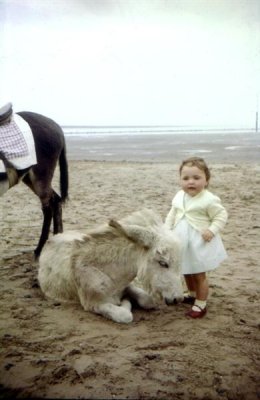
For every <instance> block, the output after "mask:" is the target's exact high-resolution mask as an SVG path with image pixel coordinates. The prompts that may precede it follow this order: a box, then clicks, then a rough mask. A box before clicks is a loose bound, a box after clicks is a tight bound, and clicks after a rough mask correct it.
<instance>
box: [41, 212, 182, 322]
mask: <svg viewBox="0 0 260 400" xmlns="http://www.w3.org/2000/svg"><path fill="white" fill-rule="evenodd" d="M179 253H180V246H179V243H178V241H177V239H176V237H175V236H174V234H173V233H172V232H171V231H170V230H168V229H167V228H166V227H165V226H164V224H163V222H162V220H161V218H160V217H159V216H158V215H156V214H155V213H154V212H153V211H151V210H148V209H144V210H141V211H138V212H135V213H133V214H131V215H130V216H128V217H126V218H124V219H122V220H120V221H116V220H110V221H109V223H108V224H106V225H103V226H101V227H98V228H97V229H93V230H90V231H88V232H87V233H86V234H82V233H80V232H73V231H71V232H65V233H61V234H57V235H55V236H54V237H52V238H51V239H50V240H49V241H48V242H47V244H46V245H45V247H44V248H43V251H42V254H41V256H40V259H39V264H40V267H39V274H38V279H39V283H40V287H41V289H42V291H43V292H44V293H45V295H46V296H47V297H50V298H53V299H57V300H60V301H74V302H75V301H77V302H80V303H81V305H82V307H83V308H84V309H85V310H89V311H92V312H94V313H97V314H101V315H103V316H104V317H106V318H109V319H112V320H113V321H115V322H119V323H129V322H131V321H132V320H133V315H132V312H131V302H130V299H131V298H133V299H134V300H135V301H136V302H137V303H138V304H139V305H140V307H142V308H144V309H151V308H154V307H155V306H156V301H155V299H157V298H158V297H160V298H161V299H164V300H165V301H166V302H167V304H170V303H173V302H174V301H176V300H177V301H181V300H182V299H183V291H182V282H181V274H180V267H179ZM136 277H137V278H138V280H139V282H141V283H142V285H143V288H144V289H145V290H147V292H146V291H145V290H144V289H142V288H140V287H138V286H137V285H135V283H134V279H135V278H136Z"/></svg>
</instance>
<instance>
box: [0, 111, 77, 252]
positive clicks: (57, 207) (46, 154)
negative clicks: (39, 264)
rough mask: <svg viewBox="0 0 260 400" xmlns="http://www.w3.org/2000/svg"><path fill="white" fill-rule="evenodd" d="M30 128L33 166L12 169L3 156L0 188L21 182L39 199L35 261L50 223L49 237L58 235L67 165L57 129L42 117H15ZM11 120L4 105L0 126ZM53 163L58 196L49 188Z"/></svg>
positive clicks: (22, 114) (28, 114)
mask: <svg viewBox="0 0 260 400" xmlns="http://www.w3.org/2000/svg"><path fill="white" fill-rule="evenodd" d="M17 114H18V115H19V116H20V117H21V118H23V119H24V120H25V121H26V122H27V123H28V125H29V126H30V128H31V131H32V135H33V138H34V142H35V151H36V157H37V164H36V165H33V166H31V167H29V168H25V169H19V170H18V169H16V168H15V167H14V165H13V164H12V163H11V162H10V161H8V160H7V158H6V156H5V155H4V154H3V152H0V159H1V160H2V161H3V163H4V166H5V169H6V173H0V184H1V183H4V182H5V186H4V185H2V187H5V190H8V189H9V188H10V187H12V186H14V185H15V184H17V183H18V182H19V181H20V180H22V181H23V182H24V183H25V184H26V185H27V186H28V187H29V188H30V189H31V190H32V191H33V192H34V193H35V194H36V195H37V196H38V197H39V199H40V201H41V205H42V211H43V225H42V231H41V236H40V239H39V242H38V245H37V247H36V249H35V251H34V254H35V257H36V258H38V257H39V255H40V253H41V250H42V248H43V246H44V244H45V242H46V241H47V239H48V236H49V230H50V226H51V222H52V220H53V233H54V234H56V233H61V232H62V231H63V225H62V203H64V202H65V200H66V199H67V198H68V183H69V178H68V163H67V158H66V145H65V138H64V134H63V131H62V129H61V127H60V126H59V125H58V124H57V123H56V122H54V121H53V120H51V119H50V118H47V117H45V116H43V115H40V114H37V113H33V112H29V111H23V112H18V113H17ZM11 116H12V104H11V103H8V104H7V105H6V106H4V107H2V108H1V109H0V125H1V124H8V123H9V122H10V118H11ZM0 147H1V146H0ZM57 162H59V167H60V195H58V194H57V193H56V192H55V191H54V189H53V188H52V178H53V175H54V170H55V167H56V164H57Z"/></svg>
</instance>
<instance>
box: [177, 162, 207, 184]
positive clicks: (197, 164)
mask: <svg viewBox="0 0 260 400" xmlns="http://www.w3.org/2000/svg"><path fill="white" fill-rule="evenodd" d="M185 165H187V166H188V167H197V168H199V169H200V170H201V171H203V172H204V173H205V175H206V180H207V182H209V180H210V170H209V167H208V166H207V164H206V163H205V161H204V160H203V158H200V157H190V158H187V159H186V160H183V161H182V163H181V165H180V168H179V172H180V174H181V171H182V169H183V167H184V166H185Z"/></svg>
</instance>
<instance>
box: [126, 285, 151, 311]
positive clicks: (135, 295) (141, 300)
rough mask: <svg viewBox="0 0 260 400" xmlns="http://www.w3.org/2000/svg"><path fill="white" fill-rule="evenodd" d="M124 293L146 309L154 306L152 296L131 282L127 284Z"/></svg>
mask: <svg viewBox="0 0 260 400" xmlns="http://www.w3.org/2000/svg"><path fill="white" fill-rule="evenodd" d="M125 294H126V295H127V296H129V297H130V298H132V299H134V300H135V301H136V302H137V304H139V306H140V307H142V308H144V309H146V310H149V309H153V308H156V304H155V302H154V300H153V298H152V296H150V295H149V294H148V293H147V292H145V291H144V290H143V289H141V288H139V287H137V286H135V285H134V284H133V283H130V284H129V285H128V286H127V288H126V291H125Z"/></svg>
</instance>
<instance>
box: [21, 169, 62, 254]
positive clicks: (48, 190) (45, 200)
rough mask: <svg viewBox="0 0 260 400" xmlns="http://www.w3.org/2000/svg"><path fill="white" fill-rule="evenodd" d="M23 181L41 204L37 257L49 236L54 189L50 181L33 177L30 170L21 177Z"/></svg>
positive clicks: (35, 252)
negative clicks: (41, 220) (41, 222)
mask: <svg viewBox="0 0 260 400" xmlns="http://www.w3.org/2000/svg"><path fill="white" fill-rule="evenodd" d="M23 182H24V183H25V184H26V185H27V186H28V187H29V188H30V189H31V190H32V191H33V192H34V193H35V194H36V195H37V196H38V197H39V199H40V201H41V205H42V212H43V224H42V231H41V236H40V239H39V242H38V245H37V247H36V249H35V250H34V255H35V258H36V259H37V258H38V257H39V256H40V254H41V251H42V248H43V246H44V245H45V243H46V241H47V240H48V237H49V232H50V227H51V221H52V218H53V213H54V209H53V196H54V191H53V189H52V187H51V182H50V181H49V182H46V181H44V182H43V181H41V180H39V179H38V180H37V179H35V174H34V173H33V172H32V170H30V172H29V173H28V174H27V175H26V176H25V177H24V178H23Z"/></svg>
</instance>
